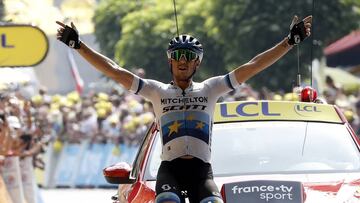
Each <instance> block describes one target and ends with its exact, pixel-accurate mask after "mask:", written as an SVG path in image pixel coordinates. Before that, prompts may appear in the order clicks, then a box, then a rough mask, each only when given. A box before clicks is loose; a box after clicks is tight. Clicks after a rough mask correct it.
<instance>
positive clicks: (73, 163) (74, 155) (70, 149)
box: [55, 142, 87, 187]
mask: <svg viewBox="0 0 360 203" xmlns="http://www.w3.org/2000/svg"><path fill="white" fill-rule="evenodd" d="M86 145H87V143H86V142H82V143H81V144H68V143H66V144H65V146H64V148H63V150H62V152H61V154H60V159H59V163H58V167H57V169H56V172H55V186H56V187H74V186H75V180H76V175H77V173H78V170H79V168H80V163H81V160H82V158H83V155H84V153H83V151H84V150H85V147H86Z"/></svg>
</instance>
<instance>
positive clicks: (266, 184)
mask: <svg viewBox="0 0 360 203" xmlns="http://www.w3.org/2000/svg"><path fill="white" fill-rule="evenodd" d="M224 187H225V195H226V202H230V203H235V202H247V203H262V202H264V203H285V202H286V203H289V202H291V203H302V202H303V198H302V197H303V194H302V192H303V190H302V184H301V182H296V181H269V180H258V181H244V182H236V183H229V184H225V185H224Z"/></svg>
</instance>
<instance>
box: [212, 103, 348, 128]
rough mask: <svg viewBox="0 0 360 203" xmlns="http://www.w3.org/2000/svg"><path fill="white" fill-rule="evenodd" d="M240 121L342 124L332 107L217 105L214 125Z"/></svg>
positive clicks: (272, 104)
mask: <svg viewBox="0 0 360 203" xmlns="http://www.w3.org/2000/svg"><path fill="white" fill-rule="evenodd" d="M241 121H313V122H329V123H344V121H343V120H342V118H341V116H340V115H339V113H338V112H337V110H336V109H335V106H334V105H329V104H318V103H307V102H296V101H268V100H262V101H236V102H224V103H217V104H216V107H215V112H214V122H215V123H227V122H241Z"/></svg>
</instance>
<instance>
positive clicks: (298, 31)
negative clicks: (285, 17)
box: [288, 17, 307, 45]
mask: <svg viewBox="0 0 360 203" xmlns="http://www.w3.org/2000/svg"><path fill="white" fill-rule="evenodd" d="M306 37H307V35H306V31H305V25H304V21H300V22H297V17H295V18H294V20H293V22H292V23H291V25H290V33H289V35H288V39H289V40H288V43H289V44H290V45H297V44H299V43H300V42H302V41H304V39H305V38H306Z"/></svg>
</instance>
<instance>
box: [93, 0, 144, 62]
mask: <svg viewBox="0 0 360 203" xmlns="http://www.w3.org/2000/svg"><path fill="white" fill-rule="evenodd" d="M142 2H143V0H137V1H128V0H103V1H101V2H100V4H99V6H98V8H97V9H96V11H95V15H94V19H93V21H94V23H95V36H96V39H97V41H98V42H99V44H100V48H101V50H102V52H103V53H104V54H105V55H106V56H108V57H110V58H113V57H114V53H115V45H116V43H117V42H118V41H119V40H120V39H121V30H122V24H121V20H122V19H123V18H124V17H125V16H126V15H127V14H128V13H131V12H133V11H136V10H140V9H141V8H142Z"/></svg>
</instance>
